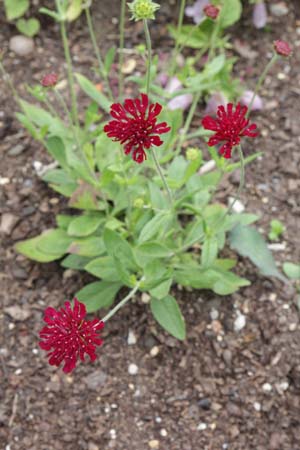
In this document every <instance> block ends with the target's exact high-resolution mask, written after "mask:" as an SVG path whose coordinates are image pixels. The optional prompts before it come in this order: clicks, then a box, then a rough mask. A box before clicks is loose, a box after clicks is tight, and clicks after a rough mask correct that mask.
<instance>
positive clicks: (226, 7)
mask: <svg viewBox="0 0 300 450" xmlns="http://www.w3.org/2000/svg"><path fill="white" fill-rule="evenodd" d="M241 14H242V4H241V1H240V0H223V4H222V7H221V12H220V16H219V22H220V26H221V27H222V28H227V27H229V26H231V25H233V24H234V23H235V22H237V21H238V20H239V19H240V17H241Z"/></svg>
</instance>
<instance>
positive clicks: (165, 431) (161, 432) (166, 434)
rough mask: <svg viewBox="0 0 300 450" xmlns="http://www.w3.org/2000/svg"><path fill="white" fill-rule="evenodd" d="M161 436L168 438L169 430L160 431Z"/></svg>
mask: <svg viewBox="0 0 300 450" xmlns="http://www.w3.org/2000/svg"><path fill="white" fill-rule="evenodd" d="M160 434H161V436H163V437H166V436H168V432H167V430H165V429H164V428H162V429H161V430H160Z"/></svg>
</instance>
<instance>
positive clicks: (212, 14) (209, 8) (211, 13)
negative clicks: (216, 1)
mask: <svg viewBox="0 0 300 450" xmlns="http://www.w3.org/2000/svg"><path fill="white" fill-rule="evenodd" d="M203 11H204V13H205V15H206V17H209V18H210V19H213V20H215V19H216V18H217V17H218V15H219V12H220V9H219V8H217V7H216V6H214V5H206V6H205V7H204V8H203Z"/></svg>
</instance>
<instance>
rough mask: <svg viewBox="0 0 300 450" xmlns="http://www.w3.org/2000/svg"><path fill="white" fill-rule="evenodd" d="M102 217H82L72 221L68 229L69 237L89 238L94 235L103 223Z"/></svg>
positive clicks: (86, 215)
mask: <svg viewBox="0 0 300 450" xmlns="http://www.w3.org/2000/svg"><path fill="white" fill-rule="evenodd" d="M103 220H104V219H103V216H102V215H88V214H85V215H82V216H80V217H76V218H75V219H73V220H72V222H71V223H70V224H69V227H68V235H69V236H79V237H83V236H89V235H90V234H92V233H94V232H95V231H96V230H97V228H98V227H99V225H100V224H101V223H102V222H103Z"/></svg>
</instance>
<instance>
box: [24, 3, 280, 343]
mask: <svg viewBox="0 0 300 450" xmlns="http://www.w3.org/2000/svg"><path fill="white" fill-rule="evenodd" d="M230 2H231V1H230ZM218 3H222V2H218ZM228 3H229V1H228ZM225 4H227V3H226V2H223V3H222V8H224V9H223V10H221V13H220V15H219V16H220V21H221V22H220V23H221V24H223V25H222V26H223V27H225V26H228V25H230V24H232V23H233V22H234V21H235V20H237V19H238V17H239V16H238V15H237V14H236V11H235V13H234V14H235V16H234V17H235V19H233V18H231V19H230V14H229V12H227V13H226V14H225V12H226V11H227V9H225ZM224 11H225V12H224ZM50 12H51V11H50ZM47 13H48V14H49V11H48V12H47ZM231 13H232V14H233V12H232V11H231ZM53 14H56V13H53ZM53 17H54V16H53ZM54 18H55V17H54ZM208 20H210V19H205V22H203V27H204V28H203V29H202V30H201V33H202V34H203V36H204V35H205V36H206V41H207V42H210V39H211V33H210V31H209V29H206V28H205V27H208V28H209V27H210V26H211V25H210V22H208ZM205 24H206V25H205ZM201 26H202V25H201ZM216 42H217V45H216V48H214V52H215V55H213V57H211V58H209V60H208V62H207V63H206V64H204V65H203V67H202V69H201V70H199V69H197V71H196V69H195V67H194V66H191V67H190V69H189V70H188V71H187V72H186V73H185V75H184V76H185V82H184V83H183V84H184V86H185V87H184V88H183V89H182V91H183V92H181V93H192V94H193V95H195V94H196V95H199V98H200V95H202V96H204V95H207V94H208V93H210V92H214V91H216V90H218V88H219V87H220V86H223V87H224V86H225V87H226V89H227V91H228V93H229V92H230V95H229V97H231V98H233V97H234V94H236V93H237V92H236V91H235V90H234V87H233V86H234V83H232V80H231V78H230V72H231V68H232V64H233V61H232V60H230V59H229V60H228V59H226V57H225V52H224V45H225V43H226V42H225V41H224V40H223V41H222V40H221V41H220V44H218V40H217V41H216ZM196 48H197V47H196ZM114 57H115V53H114V51H109V52H108V54H107V55H106V57H105V58H104V61H103V64H104V66H103V67H104V70H105V72H104V73H106V74H109V73H110V70H111V67H112V64H113V61H114ZM156 63H157V60H155V58H154V61H153V64H152V66H151V69H150V92H149V98H150V100H151V101H152V102H159V103H160V105H162V106H163V109H162V112H161V113H160V115H159V122H162V123H164V122H165V123H166V124H167V125H168V127H170V131H169V132H168V133H166V134H164V135H163V136H162V140H163V144H162V145H160V146H159V147H153V151H154V152H155V155H156V157H157V159H158V160H159V163H160V166H161V169H162V171H163V174H164V177H165V179H166V182H167V185H168V187H169V189H170V194H171V198H172V205H171V206H170V203H169V201H168V197H167V195H166V190H165V186H164V184H163V182H162V179H161V177H160V176H159V175H158V174H157V172H156V167H155V164H154V161H153V160H152V158H151V157H150V156H149V158H147V160H146V161H144V162H143V164H137V163H136V162H134V161H133V160H132V159H131V158H130V157H129V156H125V155H124V154H123V153H124V152H123V149H122V145H120V143H119V142H114V141H112V140H111V139H109V138H108V137H107V135H106V133H105V132H104V127H105V125H106V124H107V122H108V113H109V111H110V107H111V104H112V101H111V100H110V99H109V95H108V94H106V93H103V92H101V91H99V90H98V89H97V88H96V86H95V85H94V83H92V82H91V81H90V80H89V79H88V78H86V77H85V76H83V75H82V74H79V73H76V74H75V75H74V78H75V80H76V83H78V85H79V86H80V88H81V89H82V91H83V92H84V93H85V94H86V95H87V96H88V97H89V98H90V100H91V103H90V105H89V106H88V108H87V109H86V110H85V111H84V116H83V119H82V123H81V125H80V126H78V125H76V120H74V123H73V125H72V126H71V125H70V123H68V126H66V121H67V120H68V118H67V117H66V116H65V115H64V114H63V113H62V114H58V115H56V114H54V112H53V111H51V109H50V110H47V108H46V106H47V104H48V97H47V95H48V91H47V89H48V87H47V88H41V87H34V88H31V89H30V92H31V93H32V95H33V96H34V98H35V99H36V100H38V101H39V102H40V105H39V106H38V105H37V104H34V103H29V102H27V101H24V100H20V104H19V105H20V108H21V110H22V112H19V113H18V114H17V117H18V119H19V121H20V122H21V123H22V124H23V126H24V127H26V128H27V130H28V131H29V132H30V133H31V134H32V135H33V137H34V138H35V139H38V140H39V141H41V142H42V143H43V144H44V145H45V147H46V149H47V151H48V152H49V154H50V155H51V156H52V157H53V159H54V160H55V161H56V163H57V166H56V167H55V168H54V169H51V170H48V171H47V172H46V173H45V174H44V175H43V180H44V182H46V183H48V184H49V186H50V187H51V188H52V189H53V190H54V191H56V192H58V193H59V194H61V195H62V196H64V197H66V198H67V200H68V208H66V210H64V211H63V212H62V213H61V214H59V215H58V216H57V217H56V227H55V228H53V229H49V230H45V231H44V232H43V233H42V234H41V235H39V236H36V237H33V238H31V239H27V240H24V241H22V242H19V243H17V245H16V249H17V251H18V252H20V253H22V254H23V255H26V256H27V257H28V258H31V259H33V260H35V261H38V262H41V263H48V262H50V261H55V260H59V261H60V263H61V265H62V266H63V267H64V268H70V269H74V270H83V271H86V272H88V273H90V274H92V275H93V276H94V277H95V281H93V282H92V283H90V284H88V285H86V286H85V287H83V288H82V289H81V290H80V291H79V292H77V293H76V294H75V295H76V297H77V299H78V300H79V301H80V302H82V303H84V304H85V305H86V309H87V311H88V312H92V311H96V310H98V309H100V308H110V307H111V306H112V304H113V303H114V301H115V300H116V298H117V296H118V293H119V291H120V290H121V288H122V287H127V288H129V289H134V288H135V287H136V286H137V285H138V289H139V291H141V292H147V293H149V295H150V298H151V301H150V310H151V312H152V313H153V315H154V317H155V319H156V320H157V321H158V322H159V324H160V325H161V326H163V327H164V328H165V329H166V330H167V331H168V332H169V333H171V334H172V335H173V336H175V337H176V338H178V339H184V338H185V323H184V318H183V317H182V314H181V312H180V309H179V306H178V303H177V301H176V299H175V298H174V296H173V295H172V294H173V293H174V289H173V287H174V286H176V285H177V284H179V285H181V286H184V287H189V288H194V289H208V290H211V291H213V292H214V293H216V294H218V295H221V296H226V295H230V294H232V293H233V292H235V291H237V290H238V289H239V288H241V287H244V286H247V285H249V281H248V280H247V279H245V278H242V277H240V276H239V275H238V274H237V273H236V271H234V268H235V265H236V263H237V258H225V257H224V256H223V254H224V253H223V250H224V248H225V246H226V243H227V238H229V243H230V246H231V247H232V248H233V249H235V250H236V251H237V252H239V253H240V254H242V255H243V256H246V257H249V258H250V259H251V260H252V261H253V262H254V264H256V265H257V266H258V267H259V268H261V270H262V271H263V273H264V274H265V275H267V276H277V277H279V278H282V279H283V276H282V275H281V274H280V272H279V271H278V269H277V268H276V265H275V263H274V261H273V258H272V255H271V253H270V252H269V250H268V248H267V246H266V244H265V242H264V240H263V238H262V236H261V235H260V234H259V233H258V232H257V231H256V229H255V228H253V227H251V226H250V225H251V224H252V223H254V222H255V221H257V220H258V217H257V216H256V215H254V214H249V213H239V214H237V213H233V212H232V211H229V210H228V208H227V206H225V205H223V204H220V203H218V202H216V201H215V200H214V194H215V193H216V191H217V190H218V186H219V185H220V183H221V181H222V178H223V176H224V175H226V174H228V173H230V172H232V171H234V170H236V169H238V168H240V167H241V162H240V161H238V162H234V161H227V160H225V159H224V158H222V157H221V156H220V155H219V154H218V152H217V150H216V149H215V148H208V151H209V154H210V160H209V161H210V163H211V162H212V161H213V162H214V164H213V167H214V168H213V170H210V169H207V164H206V163H207V161H205V160H204V158H203V154H202V151H201V149H200V148H199V147H197V149H198V152H195V151H194V152H191V151H190V152H189V151H187V152H184V151H182V147H181V145H179V144H180V142H181V141H180V140H181V136H182V129H183V130H184V142H189V140H192V139H195V138H196V139H198V138H199V137H201V138H202V139H203V138H204V137H205V136H208V135H210V132H209V131H206V130H204V129H203V128H202V127H201V121H200V120H199V127H198V129H196V130H195V129H194V130H193V133H190V130H189V129H187V127H186V118H185V117H184V115H183V112H182V111H181V110H180V109H176V110H169V109H168V108H167V103H168V101H169V100H170V99H171V98H172V96H173V97H174V96H175V95H174V94H169V93H167V92H166V91H165V90H163V89H162V88H160V87H159V86H157V85H156V84H155V79H156V74H157V65H156ZM102 69H103V68H102ZM176 70H177V69H176ZM128 81H134V82H136V85H137V87H139V86H145V84H146V83H145V77H143V76H141V77H138V78H137V77H133V76H130V77H128ZM48 86H49V89H50V90H51V89H52V90H53V91H51V92H52V93H56V94H57V91H56V86H52V85H49V84H48ZM226 89H225V90H226ZM51 92H50V94H51ZM176 94H177V95H179V94H180V92H179V93H178V92H177V93H176ZM62 107H63V105H62ZM99 109H100V113H99ZM75 119H76V117H75ZM69 120H70V121H71V119H70V118H69ZM189 133H190V134H189ZM193 142H194V141H193ZM198 142H199V141H198ZM181 144H182V142H181ZM203 145H204V143H203ZM193 146H194V147H195V145H193ZM258 154H259V153H253V154H251V155H250V156H249V157H247V158H245V164H248V163H250V162H251V161H253V160H255V159H256V157H257V156H258Z"/></svg>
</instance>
